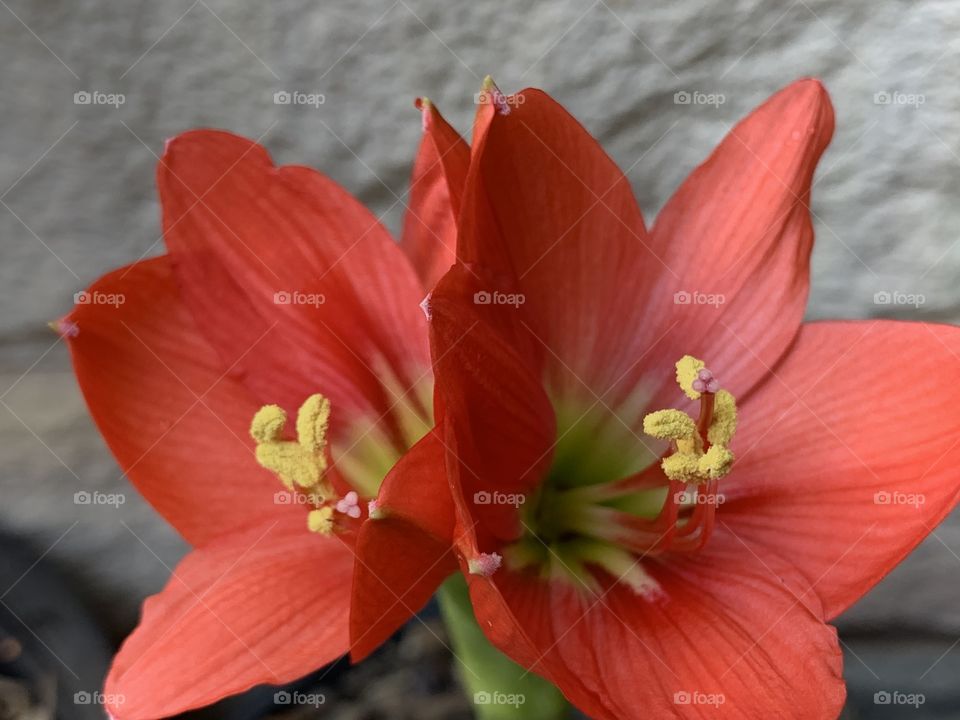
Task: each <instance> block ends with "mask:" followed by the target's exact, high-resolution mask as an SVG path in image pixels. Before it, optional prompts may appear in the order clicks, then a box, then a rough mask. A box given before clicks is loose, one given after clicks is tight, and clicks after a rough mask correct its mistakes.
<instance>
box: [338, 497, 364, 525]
mask: <svg viewBox="0 0 960 720" xmlns="http://www.w3.org/2000/svg"><path fill="white" fill-rule="evenodd" d="M337 512H338V513H342V514H344V515H347V516H349V517H352V518H354V519H357V518H358V517H360V498H359V497H358V496H357V493H356V491H354V490H351V491H350V492H348V493H347V494H346V495H344V496H343V497H342V498H340V500H338V501H337Z"/></svg>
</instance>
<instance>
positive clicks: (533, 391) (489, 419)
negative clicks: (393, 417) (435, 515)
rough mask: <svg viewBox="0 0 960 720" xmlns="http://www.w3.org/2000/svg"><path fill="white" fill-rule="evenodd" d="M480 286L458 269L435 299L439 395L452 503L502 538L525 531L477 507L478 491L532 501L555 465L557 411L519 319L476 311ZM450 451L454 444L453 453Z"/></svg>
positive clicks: (497, 507)
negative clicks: (447, 436) (447, 437)
mask: <svg viewBox="0 0 960 720" xmlns="http://www.w3.org/2000/svg"><path fill="white" fill-rule="evenodd" d="M478 282H480V281H478V280H477V279H476V278H475V277H474V276H473V275H472V274H471V273H470V271H469V270H468V269H467V268H465V267H464V266H462V265H457V266H455V267H454V268H453V269H452V270H451V271H450V272H449V273H448V274H447V275H446V276H445V277H444V278H443V280H441V281H440V284H439V285H438V286H437V288H436V289H435V291H434V293H433V295H432V296H431V301H430V308H431V313H432V319H431V322H430V328H431V343H432V348H433V356H434V374H435V377H436V389H437V395H438V397H439V398H440V399H441V401H442V403H443V405H444V412H445V416H444V422H445V423H447V424H448V425H449V427H448V428H447V430H448V432H450V433H452V436H453V440H452V441H451V442H448V443H447V445H448V448H449V450H450V451H451V458H450V462H451V463H453V464H455V465H456V468H455V470H454V472H455V473H456V480H455V482H454V485H453V486H454V487H455V488H456V491H455V492H454V500H455V502H458V503H465V508H464V509H465V510H466V512H467V513H468V514H470V515H471V516H473V517H474V518H477V519H478V520H479V521H480V523H481V526H482V527H483V528H484V529H486V530H489V531H490V532H491V533H492V534H493V535H495V536H496V537H499V538H501V539H508V538H514V537H516V536H517V533H518V532H519V529H520V525H519V518H518V514H517V511H516V508H515V507H513V506H510V505H506V504H487V503H482V502H481V503H477V502H475V498H476V497H477V494H478V493H485V492H486V493H489V492H493V491H499V492H503V493H513V494H521V495H527V494H529V493H531V492H532V491H533V489H534V488H536V487H537V486H538V485H539V483H540V480H541V478H542V477H543V473H544V472H546V469H547V468H548V467H549V466H550V462H551V460H552V457H553V456H552V449H553V444H554V438H555V437H556V428H555V418H554V414H553V408H552V407H551V405H550V401H549V400H548V398H547V396H546V394H545V393H544V391H543V388H542V386H541V383H540V379H539V378H538V377H537V376H536V375H534V374H533V373H532V372H531V370H530V368H529V364H528V363H527V362H525V361H524V360H522V359H521V357H520V355H519V354H518V353H517V352H516V350H515V348H516V347H517V344H522V343H521V342H520V341H519V340H518V341H517V344H514V343H513V342H511V338H517V337H518V333H519V332H521V331H518V330H516V321H515V320H514V319H513V318H512V317H511V315H514V314H515V313H516V311H515V310H513V309H507V308H504V307H503V306H496V305H475V304H473V303H472V302H467V301H464V300H463V298H472V297H473V293H474V292H476V288H477V287H479V285H478V284H477V283H478ZM452 445H456V448H455V452H453V449H454V448H453V447H452Z"/></svg>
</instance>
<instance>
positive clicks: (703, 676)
mask: <svg viewBox="0 0 960 720" xmlns="http://www.w3.org/2000/svg"><path fill="white" fill-rule="evenodd" d="M514 99H515V100H517V102H507V103H501V104H500V105H501V107H497V105H498V104H496V103H495V104H492V105H485V106H482V107H481V108H480V111H479V116H478V123H477V127H476V131H475V134H474V140H473V143H472V158H471V165H470V170H469V174H468V178H467V184H466V188H465V190H464V192H463V200H462V209H461V216H460V225H459V228H460V236H459V238H458V243H459V245H458V259H459V261H460V262H459V264H458V265H457V266H456V267H455V268H454V269H452V270H451V271H450V273H448V274H447V275H446V276H445V278H444V279H443V280H441V282H440V284H439V285H438V287H437V288H436V289H435V290H434V293H433V295H432V299H431V303H430V307H431V311H432V319H431V333H432V343H433V345H432V350H433V355H434V364H435V366H434V370H435V373H436V382H437V394H438V402H442V403H443V404H444V407H445V411H446V413H445V423H444V432H445V439H446V444H447V446H448V447H449V448H450V450H451V452H450V453H449V457H448V467H449V470H450V472H451V483H452V488H453V492H454V502H455V505H456V509H457V514H458V522H457V533H456V544H457V547H458V551H459V554H460V555H461V563H462V568H463V570H464V572H465V573H471V574H469V575H468V577H469V578H470V589H471V596H472V601H473V605H474V609H475V612H476V614H477V619H478V622H479V625H480V627H482V628H483V630H484V631H485V632H486V634H487V636H488V637H489V638H490V640H491V641H492V642H493V643H494V644H495V645H496V646H497V647H499V648H500V649H501V650H503V651H504V652H505V653H507V654H508V655H510V656H511V657H512V658H514V659H515V660H516V661H517V662H518V663H520V664H521V665H524V666H525V667H527V668H530V669H531V670H532V671H534V672H536V673H539V674H542V675H543V676H545V677H546V678H548V679H549V680H551V681H552V682H554V683H556V684H557V685H558V686H559V687H560V689H561V690H562V691H563V692H564V694H565V695H566V696H567V697H568V698H569V699H570V700H571V701H572V702H573V703H575V704H576V705H577V706H579V707H580V708H581V709H583V710H584V711H585V712H587V713H588V714H590V715H591V716H592V717H596V718H611V719H613V718H616V719H622V718H634V717H635V718H640V717H644V718H646V717H658V718H659V717H675V716H676V717H702V716H704V715H706V714H708V711H709V714H710V716H711V717H798V718H829V717H836V716H837V714H838V713H839V711H840V708H841V707H842V705H843V702H844V697H845V690H844V685H843V682H842V679H841V653H840V650H839V648H838V645H837V638H836V632H835V630H834V629H833V628H832V627H831V626H829V625H828V624H827V623H828V622H829V621H830V620H831V619H832V618H834V617H836V616H837V615H838V614H839V613H841V612H843V611H844V610H845V609H846V608H847V607H849V606H850V604H851V603H853V602H854V601H855V600H856V599H857V598H859V597H860V596H861V595H863V593H865V592H866V591H867V590H868V589H869V588H870V587H871V586H872V585H873V584H874V583H876V582H877V581H878V580H879V579H880V578H882V577H883V576H884V575H885V574H886V573H887V572H888V571H889V570H890V569H891V568H892V567H893V566H894V565H895V564H896V563H897V562H899V561H900V560H901V559H902V558H903V557H904V556H905V555H906V554H907V553H908V552H909V551H910V550H911V549H912V548H913V547H914V546H916V545H917V543H919V542H920V540H921V539H922V538H923V537H925V536H926V535H927V533H929V532H930V530H931V529H932V528H933V527H934V526H935V525H936V524H937V523H938V522H939V521H940V520H941V519H942V518H943V517H944V516H945V515H946V513H947V512H948V511H949V510H950V509H951V508H952V507H953V506H954V505H955V503H956V502H957V500H958V493H960V482H958V480H957V474H956V471H955V470H954V466H955V464H956V463H955V460H956V458H957V453H958V451H957V450H956V446H957V443H956V439H955V438H956V435H957V432H958V431H960V388H957V387H956V386H955V383H951V382H950V381H949V380H948V379H947V378H949V376H950V374H951V370H953V369H955V368H956V366H957V363H958V352H960V330H958V329H956V328H953V327H945V326H939V325H928V324H920V323H897V322H888V321H865V322H828V323H811V324H804V323H802V322H801V321H802V317H803V313H804V308H805V304H806V298H807V293H808V287H809V257H810V251H811V247H812V242H813V232H812V226H811V221H810V211H809V209H808V201H809V197H810V189H811V179H812V176H813V172H814V167H815V165H816V162H817V160H818V158H819V156H820V154H821V153H822V152H823V150H824V148H825V147H826V146H827V144H828V142H829V140H830V137H831V135H832V132H833V112H832V109H831V106H830V102H829V99H828V97H827V94H826V92H825V91H824V89H823V87H822V86H821V85H820V84H819V83H818V82H816V81H814V80H804V81H801V82H798V83H796V84H794V85H791V86H790V87H788V88H786V89H785V90H783V91H781V92H779V93H777V94H776V95H774V96H773V97H772V98H771V99H770V100H768V101H767V102H766V103H765V104H763V105H762V106H761V107H760V108H758V109H757V110H756V111H754V112H753V113H752V114H751V115H750V116H749V117H747V118H746V119H745V120H744V121H742V122H741V123H740V124H738V125H737V126H736V127H735V128H734V129H733V130H732V131H731V132H730V133H729V135H728V136H727V138H726V139H725V140H724V141H723V142H722V143H721V144H720V146H719V147H718V148H717V149H716V151H715V152H714V153H713V154H712V155H711V157H710V158H709V159H708V160H707V162H706V163H704V164H703V165H702V166H700V167H699V168H697V169H696V170H695V171H694V172H693V173H692V174H691V175H690V177H689V178H688V179H687V180H686V181H685V182H684V183H683V185H682V186H681V187H680V188H679V189H678V190H677V192H676V194H675V195H674V196H673V198H672V199H671V200H670V201H669V202H668V203H667V205H666V206H665V207H664V208H663V210H662V211H661V212H660V213H659V215H658V216H657V218H656V222H655V224H654V225H653V227H652V228H650V229H647V227H646V225H645V223H644V220H643V218H642V216H641V213H640V210H639V209H638V207H637V204H636V202H635V200H634V198H633V195H632V193H631V190H630V186H629V183H628V182H627V180H626V178H625V177H624V176H623V174H622V173H621V172H620V171H619V170H618V169H617V168H616V166H615V165H614V163H613V162H612V161H611V160H610V159H609V158H608V157H607V156H606V155H605V154H604V153H603V151H602V150H601V148H600V147H599V146H598V144H597V143H596V142H595V141H594V140H593V139H592V138H591V137H590V136H589V134H588V133H587V132H586V131H585V130H584V129H583V128H582V127H581V126H580V125H579V124H578V123H577V122H576V121H575V120H574V119H573V118H572V117H570V115H568V114H567V113H566V112H565V111H564V110H563V109H562V108H561V107H560V106H559V105H557V104H556V103H555V102H554V101H553V100H551V99H550V98H549V97H548V96H546V95H545V94H543V93H542V92H540V91H537V90H525V91H522V92H521V93H518V96H516V98H514ZM520 99H522V100H523V102H522V103H521V102H519V100H520ZM507 100H508V101H509V100H510V99H507ZM504 110H511V112H504ZM687 354H689V355H692V356H696V357H699V358H703V359H704V361H705V362H706V363H707V365H708V366H709V368H710V370H711V371H712V372H713V375H710V374H707V373H705V374H703V375H701V376H700V379H699V381H698V382H699V383H700V384H699V385H698V386H696V387H698V388H699V392H694V393H693V395H694V396H699V397H700V399H701V401H702V402H705V403H707V400H706V398H708V397H709V398H712V397H713V393H714V392H715V391H716V389H717V388H718V387H722V388H724V389H726V390H729V391H730V392H731V393H732V394H733V395H734V396H735V397H736V399H737V402H738V405H739V411H738V416H739V420H740V427H739V429H738V430H737V432H736V435H735V436H734V438H733V440H732V443H731V444H730V449H731V450H732V452H733V455H734V457H735V460H734V463H733V466H732V469H731V468H730V467H729V465H728V464H727V465H723V463H719V462H718V463H714V464H712V465H711V464H710V463H709V462H708V463H706V465H701V466H700V468H701V469H700V471H696V465H695V464H694V465H693V466H689V467H688V466H684V468H681V470H682V471H683V472H687V473H694V472H695V471H696V472H702V473H703V481H702V482H699V481H693V482H689V483H688V482H684V481H682V480H678V479H677V477H679V475H677V474H671V476H670V477H671V478H673V479H668V477H667V475H666V474H665V473H666V472H667V471H666V470H665V469H663V468H662V467H661V465H660V463H658V462H657V460H658V459H659V458H661V457H662V456H663V454H664V453H665V452H669V451H667V450H666V443H665V442H663V441H662V440H660V439H656V438H652V437H650V436H648V435H645V434H644V427H645V426H644V422H643V420H644V417H645V416H647V415H648V414H649V413H650V412H651V411H654V410H657V409H659V408H664V407H667V408H669V407H673V406H679V407H681V408H684V409H686V408H687V407H689V405H690V403H689V401H687V400H685V399H684V397H683V394H682V393H681V392H680V391H679V390H678V388H677V384H676V379H675V371H674V363H675V362H676V361H677V360H678V359H679V358H681V357H682V356H684V355H687ZM688 387H689V382H688ZM716 398H717V402H718V403H719V401H720V395H719V394H717V395H716ZM681 401H682V402H681ZM712 402H713V401H712V400H710V401H709V403H712ZM709 403H708V404H709ZM718 410H719V405H718V406H717V407H713V408H708V409H707V410H705V417H706V420H705V421H702V422H701V424H700V426H699V427H698V429H697V431H698V432H699V433H700V436H699V437H696V436H693V435H686V434H683V433H686V432H687V431H686V430H685V429H683V428H686V425H684V423H686V422H688V421H686V420H683V419H682V417H680V416H679V414H668V415H665V416H663V417H665V418H667V419H668V420H670V421H671V422H675V423H676V424H677V426H678V427H680V426H682V427H681V429H682V430H683V433H681V432H680V431H677V437H681V436H682V437H683V438H685V440H683V441H678V442H676V443H673V448H674V450H675V451H676V452H678V453H679V452H681V450H682V447H681V446H682V443H683V442H688V444H689V447H692V448H693V450H692V451H691V457H693V459H694V460H698V459H702V457H703V456H702V455H701V453H702V451H704V450H706V448H707V446H708V445H709V446H710V447H714V446H717V447H720V448H721V450H722V449H723V446H724V445H726V442H721V441H720V440H718V439H717V438H716V437H712V436H711V439H709V440H708V439H707V437H706V432H705V430H706V428H707V427H711V428H712V427H713V426H712V425H711V424H710V423H711V420H710V417H711V414H712V413H714V414H715V413H716V412H718ZM694 417H696V416H694ZM701 417H704V416H701ZM689 422H691V423H692V422H693V421H692V420H691V421H689ZM646 427H647V429H648V430H650V429H651V427H652V423H650V422H649V421H648V424H647V426H646ZM671 432H672V430H671ZM664 433H666V431H664ZM657 437H658V438H664V437H667V435H666V434H660V435H657ZM717 437H719V436H717ZM727 439H728V438H727ZM714 459H715V458H714ZM727 459H728V458H727ZM668 464H669V463H668ZM691 467H692V468H693V469H690V468H691ZM704 468H706V469H704ZM671 471H676V468H671ZM728 471H729V473H728V474H725V473H727V472H728ZM676 472H680V471H676ZM690 477H693V475H690ZM497 498H500V499H501V500H502V501H497ZM510 498H514V500H513V501H511V500H510ZM518 498H519V499H518ZM504 499H505V500H504ZM521 500H523V501H524V503H523V504H522V505H520V506H519V507H516V505H517V503H518V502H520V501H521ZM703 704H710V705H711V707H709V708H708V709H704V708H703V707H702V705H703Z"/></svg>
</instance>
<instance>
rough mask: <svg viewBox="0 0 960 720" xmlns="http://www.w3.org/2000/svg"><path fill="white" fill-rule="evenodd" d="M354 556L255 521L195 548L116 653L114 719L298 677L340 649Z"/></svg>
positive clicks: (143, 718) (137, 718) (136, 719)
mask: <svg viewBox="0 0 960 720" xmlns="http://www.w3.org/2000/svg"><path fill="white" fill-rule="evenodd" d="M352 558H353V555H352V553H351V552H350V550H349V549H348V548H347V547H346V546H345V545H343V544H341V543H340V542H339V541H338V540H335V539H331V538H323V537H320V536H318V535H313V534H310V533H308V532H306V531H305V530H301V531H300V532H291V531H290V530H288V529H284V528H282V527H280V526H276V525H273V526H258V527H254V528H251V529H248V530H247V531H245V532H242V533H237V534H234V535H230V536H227V537H224V538H221V539H220V540H218V541H216V542H214V543H212V544H210V545H208V546H207V547H205V548H202V549H199V550H194V551H193V552H192V553H191V554H190V555H188V556H187V557H186V559H184V560H183V561H182V562H181V563H180V564H179V565H178V566H177V568H176V570H175V571H174V574H173V577H172V578H171V579H170V581H169V583H168V584H167V586H166V587H165V588H164V589H163V591H162V592H161V593H160V594H159V595H154V596H153V597H151V598H149V599H148V600H147V601H146V602H145V603H144V606H143V617H142V618H141V621H140V625H139V626H138V627H137V629H136V630H134V632H133V634H132V635H131V636H130V637H129V638H127V640H126V642H124V644H123V647H121V648H120V652H119V653H118V654H117V657H116V658H115V659H114V662H113V667H112V668H111V670H110V674H109V675H108V677H107V681H106V686H105V694H106V695H108V696H110V697H111V698H113V699H114V702H113V704H111V705H110V706H109V707H108V708H107V709H108V710H109V711H110V713H111V714H112V716H113V717H115V718H118V720H149V719H152V718H157V717H166V716H169V715H174V714H177V713H180V712H183V711H185V710H189V709H191V708H196V707H200V706H203V705H208V704H210V703H212V702H215V701H216V700H219V699H220V698H223V697H226V696H227V695H232V694H235V693H238V692H242V691H244V690H246V689H248V688H250V687H252V686H254V685H258V684H261V683H271V684H280V683H286V682H290V681H292V680H295V679H297V678H299V677H301V676H303V675H305V674H307V673H308V672H310V671H311V670H314V669H316V668H317V667H320V666H322V665H325V664H326V663H328V662H330V661H332V660H334V659H335V658H337V657H339V656H341V655H342V654H343V653H345V652H346V650H347V644H348V634H347V612H348V609H349V603H350V575H351V572H352V564H353V563H352Z"/></svg>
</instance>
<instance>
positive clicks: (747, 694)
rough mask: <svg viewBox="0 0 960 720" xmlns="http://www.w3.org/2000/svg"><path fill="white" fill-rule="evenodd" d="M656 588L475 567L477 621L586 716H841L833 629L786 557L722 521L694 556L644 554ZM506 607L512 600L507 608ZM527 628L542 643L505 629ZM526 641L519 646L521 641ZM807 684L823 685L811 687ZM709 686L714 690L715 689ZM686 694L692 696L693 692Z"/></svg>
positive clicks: (613, 719) (837, 652)
mask: <svg viewBox="0 0 960 720" xmlns="http://www.w3.org/2000/svg"><path fill="white" fill-rule="evenodd" d="M644 567H645V568H646V569H647V571H648V572H649V574H650V575H651V577H652V578H654V579H655V580H656V581H657V583H658V584H659V586H660V593H661V594H660V595H659V596H657V597H654V598H651V599H647V598H644V597H641V596H638V595H636V594H634V593H633V591H631V590H629V589H628V588H627V587H625V586H624V585H614V586H610V587H608V588H607V591H606V593H605V594H602V595H594V594H592V593H590V592H588V591H586V590H585V589H579V588H575V587H573V586H571V585H568V584H565V583H558V582H555V583H552V584H551V583H549V582H548V581H544V580H539V579H536V578H534V577H532V576H520V575H516V574H512V573H509V572H502V573H498V574H497V575H495V576H494V581H495V582H496V585H497V586H498V588H499V592H500V593H502V596H501V597H502V603H498V602H497V600H496V598H495V597H493V601H491V590H490V586H491V583H490V582H489V581H484V580H482V579H477V578H472V582H471V585H472V588H471V590H472V597H473V600H474V607H475V610H476V612H477V616H478V620H479V622H480V626H481V627H482V628H484V629H485V630H486V631H487V634H488V635H489V636H490V638H491V640H492V641H493V642H494V643H495V644H496V645H497V646H498V647H500V649H501V650H503V651H504V652H505V653H507V654H508V655H511V656H512V657H514V658H515V659H516V660H517V661H518V662H520V663H522V664H524V665H525V666H526V667H528V668H531V669H532V670H533V671H535V672H538V673H541V674H543V675H544V676H546V677H547V678H549V679H551V680H552V681H554V682H556V683H557V684H558V687H559V688H560V689H561V690H562V691H563V693H564V694H565V695H566V696H567V698H568V699H569V700H570V701H571V702H573V703H574V704H575V705H577V706H578V707H579V708H580V709H581V710H583V711H584V712H586V713H588V714H590V716H591V717H596V718H603V719H604V720H607V719H609V720H625V719H626V718H638V719H639V718H650V717H658V718H659V717H684V718H687V717H689V718H702V717H706V716H709V717H720V718H734V717H736V718H741V717H787V716H789V717H804V718H821V717H823V718H825V717H836V715H837V714H838V713H839V712H840V709H841V708H842V706H843V701H844V696H845V691H844V686H843V681H842V678H841V665H842V658H841V654H840V650H839V647H838V645H837V639H836V631H835V630H834V629H833V628H831V627H829V626H827V625H825V624H824V623H823V621H822V616H821V615H820V608H819V606H818V603H817V598H816V596H815V595H814V594H813V593H812V591H811V590H810V588H809V585H808V584H806V583H805V582H804V581H803V578H802V577H801V576H800V575H799V573H797V572H796V571H795V570H794V569H793V568H792V567H791V566H790V565H789V564H788V563H786V562H784V561H782V560H778V559H777V558H775V557H773V556H771V557H770V558H765V562H764V563H761V562H760V561H759V560H757V559H756V558H755V557H754V556H753V555H751V554H750V553H749V552H747V551H745V550H744V549H743V547H742V546H741V545H740V544H739V543H738V542H737V541H736V540H735V539H733V538H732V537H731V536H730V535H729V534H727V533H724V532H717V533H715V534H714V536H713V537H712V538H711V541H710V543H709V545H708V547H707V549H706V550H705V551H703V552H702V553H700V554H699V555H697V556H684V557H670V558H665V559H664V560H663V561H662V562H658V563H655V562H645V563H644ZM506 607H509V612H505V611H504V609H505V608H506ZM517 633H522V635H523V637H525V638H526V639H527V640H528V641H529V643H530V644H531V645H532V646H534V647H535V648H536V651H537V655H536V656H535V657H533V658H531V657H530V655H529V652H530V648H529V646H525V644H524V643H523V642H521V643H519V644H516V645H515V644H512V643H510V642H505V640H507V639H509V638H511V637H515V636H516V634H517ZM518 649H519V651H518ZM810 688H816V689H817V691H816V692H811V691H810ZM711 696H712V697H711ZM688 700H689V701H688Z"/></svg>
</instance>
